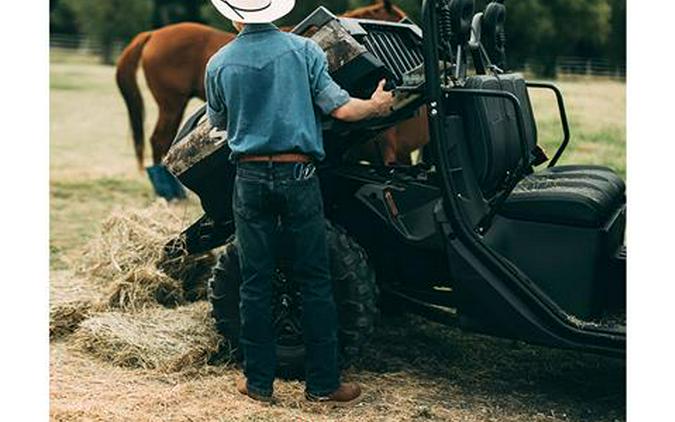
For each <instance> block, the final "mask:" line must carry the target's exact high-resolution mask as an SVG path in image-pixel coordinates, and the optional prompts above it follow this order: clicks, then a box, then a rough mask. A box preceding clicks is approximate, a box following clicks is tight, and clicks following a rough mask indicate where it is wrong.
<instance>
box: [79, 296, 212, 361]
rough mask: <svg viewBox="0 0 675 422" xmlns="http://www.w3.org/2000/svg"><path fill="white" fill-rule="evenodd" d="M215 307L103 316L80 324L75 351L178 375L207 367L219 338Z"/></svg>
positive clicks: (202, 305)
mask: <svg viewBox="0 0 675 422" xmlns="http://www.w3.org/2000/svg"><path fill="white" fill-rule="evenodd" d="M209 310H210V306H209V305H208V303H206V302H197V303H194V304H190V305H188V306H181V307H178V308H176V309H165V308H148V309H144V310H142V311H139V312H134V313H123V312H105V313H97V314H94V315H93V316H91V317H90V318H88V319H87V320H85V321H84V322H82V323H81V324H80V327H79V328H78V330H77V331H76V332H75V334H74V335H73V336H72V341H71V344H72V347H74V348H75V349H77V350H80V351H83V352H86V353H90V354H92V355H94V356H96V357H98V358H100V359H103V360H106V361H108V362H111V363H112V364H114V365H118V366H124V367H133V368H144V369H157V370H159V371H163V372H175V371H181V370H184V369H190V368H195V367H200V366H203V365H205V364H206V362H207V359H208V357H209V355H210V354H211V353H213V352H214V351H215V350H216V349H217V344H218V339H219V338H218V335H217V333H216V331H215V329H214V327H213V321H212V320H211V318H210V316H209Z"/></svg>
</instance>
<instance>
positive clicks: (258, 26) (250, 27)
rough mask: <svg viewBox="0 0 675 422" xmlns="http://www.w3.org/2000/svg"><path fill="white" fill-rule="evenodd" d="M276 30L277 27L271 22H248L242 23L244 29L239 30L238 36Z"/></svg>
mask: <svg viewBox="0 0 675 422" xmlns="http://www.w3.org/2000/svg"><path fill="white" fill-rule="evenodd" d="M278 30H279V28H277V26H276V25H274V24H273V23H248V24H246V25H244V29H242V30H241V32H240V33H239V35H238V36H243V35H248V34H255V33H257V32H267V31H278Z"/></svg>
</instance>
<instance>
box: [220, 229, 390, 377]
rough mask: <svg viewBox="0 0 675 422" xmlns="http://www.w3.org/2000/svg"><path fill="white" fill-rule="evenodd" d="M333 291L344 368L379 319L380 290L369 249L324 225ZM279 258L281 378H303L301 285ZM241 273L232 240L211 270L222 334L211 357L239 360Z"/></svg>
mask: <svg viewBox="0 0 675 422" xmlns="http://www.w3.org/2000/svg"><path fill="white" fill-rule="evenodd" d="M326 232H327V242H328V250H329V257H330V267H331V274H332V278H333V292H334V297H335V304H336V307H337V312H338V320H339V330H338V342H339V351H340V366H341V367H343V368H344V367H347V366H349V365H350V364H351V363H352V362H353V361H354V359H355V358H356V357H358V356H359V354H360V353H361V350H362V348H363V346H364V345H365V343H366V341H367V340H368V339H369V338H370V336H371V334H372V332H373V330H374V327H375V323H376V320H377V318H378V316H379V314H378V309H377V298H378V288H377V284H376V282H375V272H374V271H373V269H372V267H371V266H370V265H369V263H368V258H367V256H366V253H365V251H364V250H363V248H361V247H360V246H359V245H358V244H357V243H356V242H355V241H354V240H353V239H351V238H350V237H349V236H348V235H347V234H346V233H345V231H344V230H342V229H341V228H338V227H335V226H333V225H332V224H330V223H329V222H326ZM285 268H288V266H287V264H286V263H285V262H284V261H283V260H280V262H279V265H278V268H277V273H276V276H275V280H274V285H275V287H274V289H275V292H274V299H273V303H274V305H273V306H274V320H275V331H276V333H277V376H279V377H282V378H303V377H304V363H305V346H304V344H303V339H302V325H301V316H302V305H301V295H300V292H299V289H298V286H297V285H296V284H295V283H293V280H289V279H288V278H287V277H286V273H287V271H285ZM240 282H241V273H240V271H239V261H238V255H237V244H236V241H235V240H234V239H231V240H230V241H229V242H228V243H227V245H226V246H225V249H224V252H223V254H222V255H221V256H220V258H219V259H218V263H217V264H216V266H215V267H214V269H213V274H212V277H211V279H210V281H209V301H210V302H211V305H212V316H213V318H214V319H215V324H216V328H217V330H218V332H219V333H220V334H221V335H222V336H223V342H222V343H221V347H220V350H219V352H218V353H217V354H216V355H215V356H214V358H213V359H212V363H218V362H219V361H223V360H226V359H236V360H241V357H242V356H241V352H240V348H239V284H240Z"/></svg>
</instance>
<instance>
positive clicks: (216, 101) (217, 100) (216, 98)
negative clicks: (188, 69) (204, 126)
mask: <svg viewBox="0 0 675 422" xmlns="http://www.w3.org/2000/svg"><path fill="white" fill-rule="evenodd" d="M219 79H220V78H219V77H218V73H215V74H214V73H213V72H210V71H209V69H208V68H207V70H206V75H205V77H204V84H205V91H206V115H207V116H208V119H209V123H211V125H212V126H215V127H217V128H220V129H227V113H226V107H225V98H224V96H223V95H222V89H221V83H220V80H219Z"/></svg>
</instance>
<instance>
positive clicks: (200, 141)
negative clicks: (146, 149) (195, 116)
mask: <svg viewBox="0 0 675 422" xmlns="http://www.w3.org/2000/svg"><path fill="white" fill-rule="evenodd" d="M225 146H227V132H226V131H225V130H218V128H216V127H213V126H211V124H210V123H209V121H208V119H204V120H202V121H201V122H200V123H199V124H198V125H197V127H196V128H195V129H194V130H193V131H192V132H190V133H189V134H188V135H187V136H185V137H184V138H183V139H181V140H180V141H178V142H177V143H176V144H175V145H173V146H172V147H171V149H170V150H169V152H168V153H167V154H166V156H165V157H164V160H163V163H164V165H165V166H166V167H167V168H168V169H169V171H170V172H171V173H173V174H174V175H176V176H180V175H181V174H183V173H184V172H186V171H187V170H189V169H190V168H191V167H192V166H194V165H195V164H197V163H199V162H200V161H202V160H203V159H205V158H206V157H208V156H210V155H211V154H213V153H214V152H216V151H218V150H219V149H220V148H223V147H225Z"/></svg>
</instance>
